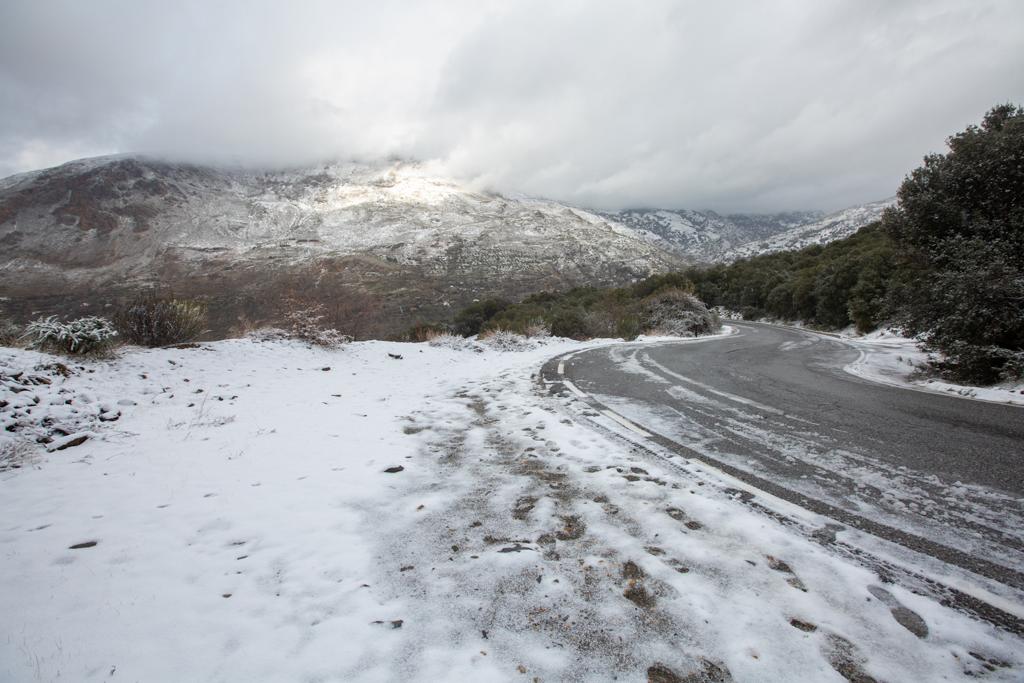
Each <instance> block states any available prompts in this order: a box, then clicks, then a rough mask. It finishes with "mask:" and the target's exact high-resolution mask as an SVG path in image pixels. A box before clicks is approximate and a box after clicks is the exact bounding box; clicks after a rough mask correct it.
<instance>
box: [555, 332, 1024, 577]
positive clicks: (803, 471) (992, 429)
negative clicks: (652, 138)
mask: <svg viewBox="0 0 1024 683" xmlns="http://www.w3.org/2000/svg"><path fill="white" fill-rule="evenodd" d="M734 326H735V327H737V328H738V331H739V333H738V334H736V335H733V336H730V337H726V338H722V339H717V340H708V341H706V342H701V343H665V344H656V345H628V344H623V345H615V346H609V347H600V348H597V349H592V350H588V351H584V352H579V353H576V354H571V355H570V356H569V357H566V358H563V359H555V360H553V361H552V362H550V363H549V364H548V365H546V366H545V368H544V373H543V374H544V378H545V379H546V380H548V381H552V382H554V381H557V379H558V377H563V378H566V379H569V380H570V381H571V382H572V384H574V385H575V386H576V387H577V388H578V389H580V390H582V391H583V392H586V393H587V394H589V398H588V400H591V401H593V402H594V403H595V405H596V406H598V407H605V408H610V409H611V410H612V411H614V412H616V413H618V414H619V415H621V416H624V417H626V418H628V419H629V420H630V421H632V422H633V423H635V424H637V425H639V426H640V427H641V428H642V429H643V430H645V431H647V432H650V433H651V434H652V437H651V438H653V439H655V440H657V441H659V442H661V443H662V445H663V446H664V445H668V446H670V447H672V448H674V449H675V450H677V451H679V452H682V453H683V454H684V455H686V456H687V457H690V458H696V459H699V460H703V461H705V462H707V463H709V464H712V465H714V466H716V467H718V468H720V469H722V470H724V471H726V472H727V473H729V474H732V475H734V476H737V477H739V478H740V479H743V480H745V481H746V482H747V483H749V484H752V485H753V486H755V487H757V488H759V489H761V490H765V491H767V492H769V493H772V494H774V495H777V496H779V497H782V498H785V499H787V500H790V501H792V502H795V503H797V504H799V505H802V506H804V507H806V508H808V509H811V510H813V511H815V512H819V513H821V514H824V515H826V516H828V517H831V518H832V519H834V520H836V521H838V522H840V523H842V524H847V525H851V526H855V527H857V528H860V529H862V530H865V531H868V532H871V533H874V534H876V535H878V536H882V537H884V538H886V539H888V540H891V541H895V542H897V543H900V544H902V545H904V546H907V547H910V548H913V549H914V550H918V551H921V552H925V553H927V554H929V555H932V556H934V557H938V558H939V559H942V560H944V561H946V562H950V563H952V564H955V565H958V566H960V567H963V568H966V569H969V570H971V571H973V572H976V573H978V574H981V575H984V576H987V577H988V578H990V579H995V580H997V581H999V582H1001V583H1004V584H1005V585H1008V586H1012V587H1014V588H1016V589H1017V590H1024V409H1022V408H1020V407H1014V406H1007V405H1000V404H993V403H983V402H980V401H972V400H966V399H962V398H954V397H950V396H943V395H940V394H931V393H927V392H921V391H913V390H908V389H901V388H897V387H892V386H887V385H883V384H878V383H874V382H869V381H866V380H862V379H860V378H858V377H855V376H853V375H850V374H848V373H846V372H845V371H844V370H843V367H844V366H845V365H847V364H849V363H851V362H853V361H854V360H856V359H857V357H858V353H859V352H858V351H857V350H856V349H855V348H853V347H852V346H851V345H849V344H848V343H846V342H843V341H841V340H838V339H833V338H829V337H826V336H822V335H819V334H815V333H811V332H803V331H799V330H792V329H788V328H779V327H774V326H768V325H758V324H752V323H736V324H734ZM558 362H561V363H562V365H563V372H564V375H558V376H557V377H556V376H555V373H556V371H555V368H556V365H557V363H558Z"/></svg>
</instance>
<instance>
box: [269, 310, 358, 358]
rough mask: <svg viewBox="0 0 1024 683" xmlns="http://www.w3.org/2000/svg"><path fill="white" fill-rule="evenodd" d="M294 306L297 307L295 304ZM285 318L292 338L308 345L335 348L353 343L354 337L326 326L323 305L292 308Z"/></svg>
mask: <svg viewBox="0 0 1024 683" xmlns="http://www.w3.org/2000/svg"><path fill="white" fill-rule="evenodd" d="M293 305H295V304H294V302H293ZM284 317H285V320H287V321H288V327H289V330H290V332H291V336H292V337H294V338H295V339H299V340H301V341H304V342H306V343H307V344H312V345H314V346H323V347H325V348H333V347H336V346H341V345H342V344H348V343H349V342H351V341H352V337H350V336H348V335H347V334H342V333H341V332H339V331H338V330H336V329H334V328H333V327H327V326H326V325H324V323H323V321H324V318H325V317H326V314H325V313H324V307H323V305H322V304H312V305H308V306H305V307H304V308H292V309H291V310H290V311H288V312H287V313H285V316H284Z"/></svg>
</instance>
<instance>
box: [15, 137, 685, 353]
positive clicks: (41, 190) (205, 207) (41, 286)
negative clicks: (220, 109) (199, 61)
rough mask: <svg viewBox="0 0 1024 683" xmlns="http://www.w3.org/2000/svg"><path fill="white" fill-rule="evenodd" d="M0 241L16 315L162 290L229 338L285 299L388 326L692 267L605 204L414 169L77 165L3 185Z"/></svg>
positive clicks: (103, 161)
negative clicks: (190, 303)
mask: <svg viewBox="0 0 1024 683" xmlns="http://www.w3.org/2000/svg"><path fill="white" fill-rule="evenodd" d="M0 246H2V247H3V252H2V253H3V255H2V256H0V292H2V293H3V296H4V301H3V302H2V303H3V304H4V306H5V308H6V309H7V311H6V312H7V313H8V314H13V315H14V316H16V317H26V316H28V315H33V314H36V313H38V312H60V313H67V312H68V308H69V306H71V305H74V306H79V305H82V304H88V305H90V306H93V307H95V306H97V305H100V306H103V305H109V304H111V303H112V302H114V301H117V300H119V299H120V298H123V297H124V296H129V295H131V293H133V292H136V291H138V290H139V289H140V288H142V287H146V286H152V285H159V286H160V287H162V288H163V289H165V290H167V289H169V290H173V291H174V292H175V293H176V294H178V295H183V296H206V297H211V298H213V299H214V300H215V302H216V303H217V304H218V305H217V306H214V307H211V313H214V314H215V316H216V317H215V319H214V320H213V321H212V323H213V326H214V328H216V329H217V330H218V331H221V332H226V331H228V330H229V329H231V328H236V327H239V326H245V325H247V324H250V323H253V322H260V321H264V320H267V319H268V318H273V317H274V309H275V307H277V306H280V302H281V300H282V299H283V298H284V297H286V296H290V297H294V298H299V299H311V300H316V301H319V302H322V303H324V304H326V305H328V308H329V309H330V310H331V311H332V315H334V316H335V317H336V318H337V320H338V321H339V322H341V321H347V322H346V324H348V325H349V326H357V327H358V326H360V325H361V326H362V327H363V328H362V329H352V330H351V331H352V332H353V333H355V334H357V335H363V334H381V333H387V332H393V331H396V330H397V329H402V328H404V327H405V326H407V325H408V324H410V323H412V322H415V321H416V320H417V319H422V320H435V319H438V318H443V317H445V315H446V314H447V313H449V312H450V311H451V310H452V309H454V308H457V307H460V306H462V305H465V304H466V303H469V302H470V301H472V300H473V299H476V298H481V297H484V296H494V295H501V296H505V297H509V298H515V297H519V296H524V295H526V294H529V293H532V292H536V291H538V290H542V289H555V288H565V287H568V286H573V285H582V284H596V285H605V284H615V283H622V282H627V281H630V280H631V279H634V278H637V277H643V276H646V275H648V274H650V273H652V272H656V271H664V270H667V269H671V268H673V267H678V266H680V265H682V264H683V262H684V261H683V259H682V258H680V257H679V256H678V255H676V254H672V253H670V252H668V251H666V250H664V249H663V248H661V247H659V246H658V245H656V244H652V243H651V241H650V240H648V239H645V236H643V235H641V234H639V233H637V232H636V231H634V230H632V229H631V228H629V227H627V226H623V225H620V224H618V223H615V222H612V221H608V220H606V219H605V218H602V217H601V216H599V215H596V214H594V213H591V212H588V211H585V210H580V209H576V208H571V207H567V206H565V205H562V204H558V203H555V202H550V201H544V200H535V199H528V198H509V197H504V196H500V195H497V194H491V193H484V192H477V191H474V190H472V189H470V188H468V187H467V186H464V185H462V184H459V183H457V182H455V181H452V180H448V179H445V178H441V177H437V176H436V175H432V174H431V173H430V172H429V171H428V170H427V169H426V168H424V167H423V166H420V165H417V164H412V163H394V164H390V165H362V164H354V163H350V164H330V165H323V166H319V167H316V168H307V169H295V170H291V171H277V172H253V171H245V170H224V169H215V168H208V167H200V166H190V165H183V164H170V163H165V162H161V161H156V160H151V159H145V158H139V157H103V158H96V159H87V160H83V161H78V162H72V163H69V164H65V165H63V166H59V167H56V168H52V169H47V170H44V171H39V172H34V173H28V174H22V175H19V176H14V177H11V178H8V179H6V180H4V181H0ZM360 321H361V322H360Z"/></svg>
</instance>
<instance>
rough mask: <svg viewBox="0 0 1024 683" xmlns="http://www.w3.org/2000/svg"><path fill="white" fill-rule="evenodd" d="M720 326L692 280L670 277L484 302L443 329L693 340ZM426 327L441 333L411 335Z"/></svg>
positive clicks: (466, 333)
mask: <svg viewBox="0 0 1024 683" xmlns="http://www.w3.org/2000/svg"><path fill="white" fill-rule="evenodd" d="M718 328H719V321H718V317H717V316H716V315H715V314H714V313H713V312H712V311H710V310H708V308H707V306H705V305H704V303H703V302H702V301H700V299H699V298H698V297H696V296H694V288H693V282H692V281H690V280H688V279H687V278H686V277H685V276H683V275H681V274H678V273H673V274H669V275H658V276H654V277H650V278H647V279H645V280H642V281H641V282H638V283H636V284H634V285H631V286H628V287H617V288H598V287H577V288H574V289H570V290H569V291H567V292H540V293H539V294H534V295H532V296H529V297H527V298H525V299H523V300H522V301H520V302H518V303H509V302H507V301H501V300H497V299H487V300H485V301H480V302H477V303H474V304H471V305H470V306H467V307H466V308H464V309H462V310H461V311H459V313H458V314H457V315H456V316H455V320H454V323H453V324H452V325H451V326H450V329H447V330H445V331H450V332H454V333H456V334H459V335H461V336H472V335H477V334H487V333H491V332H495V331H499V330H500V331H506V332H515V333H518V334H522V335H524V336H528V337H532V336H545V335H554V336H556V337H568V338H570V339H592V338H595V337H613V338H622V339H635V338H636V337H637V336H638V335H640V334H675V335H682V336H695V335H699V334H708V333H710V332H713V331H715V330H717V329H718ZM424 329H438V331H441V327H439V326H424V325H420V326H417V327H414V328H413V330H411V334H410V337H411V338H412V337H414V336H415V335H417V334H419V335H422V334H423V330H424Z"/></svg>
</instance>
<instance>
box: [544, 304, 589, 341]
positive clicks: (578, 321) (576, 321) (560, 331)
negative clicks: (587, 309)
mask: <svg viewBox="0 0 1024 683" xmlns="http://www.w3.org/2000/svg"><path fill="white" fill-rule="evenodd" d="M551 334H553V335H554V336H556V337H569V338H570V339H586V338H588V337H589V336H590V335H589V333H588V330H587V321H586V318H585V316H584V314H583V311H581V310H580V309H578V308H566V309H563V310H561V311H559V312H558V313H556V314H555V316H554V317H553V318H552V319H551Z"/></svg>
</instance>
